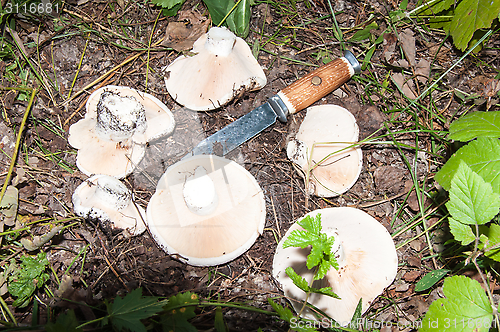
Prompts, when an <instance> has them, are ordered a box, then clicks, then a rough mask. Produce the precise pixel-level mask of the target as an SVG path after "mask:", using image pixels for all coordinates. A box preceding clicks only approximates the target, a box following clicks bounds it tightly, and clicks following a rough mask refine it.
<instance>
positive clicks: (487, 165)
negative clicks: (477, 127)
mask: <svg viewBox="0 0 500 332" xmlns="http://www.w3.org/2000/svg"><path fill="white" fill-rule="evenodd" d="M499 156H500V141H499V140H498V139H494V138H485V137H479V138H478V139H476V140H474V141H472V142H470V143H469V144H467V145H465V146H463V147H461V148H460V149H459V150H458V151H457V152H455V154H453V156H451V158H450V159H449V160H448V161H447V162H446V164H444V166H443V167H442V168H441V169H440V170H439V172H437V173H436V175H435V179H436V180H437V181H438V182H439V184H440V185H442V186H443V188H445V189H446V190H450V187H451V179H452V178H453V175H454V174H455V172H456V170H457V169H458V166H459V164H460V161H461V160H463V161H465V163H466V164H467V165H468V166H469V167H470V168H471V169H472V170H473V171H474V172H476V173H477V174H478V175H479V176H481V177H482V178H483V180H484V181H486V182H488V183H490V184H491V187H492V188H493V191H494V192H495V193H497V194H500V176H499V174H500V157H499Z"/></svg>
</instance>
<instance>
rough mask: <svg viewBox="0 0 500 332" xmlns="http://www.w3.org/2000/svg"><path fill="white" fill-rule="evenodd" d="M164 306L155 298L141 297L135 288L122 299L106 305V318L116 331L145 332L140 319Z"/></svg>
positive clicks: (117, 298) (116, 299) (118, 298)
mask: <svg viewBox="0 0 500 332" xmlns="http://www.w3.org/2000/svg"><path fill="white" fill-rule="evenodd" d="M164 304H165V303H164V302H158V298H157V297H154V296H142V289H141V288H137V289H134V290H133V291H131V292H130V293H128V294H127V295H125V297H124V298H121V297H120V296H117V297H116V298H115V300H114V301H113V303H112V304H108V318H109V320H111V323H112V324H113V326H114V327H115V328H116V329H117V330H118V331H121V330H123V329H124V328H126V329H128V330H130V331H132V332H146V327H145V326H144V324H143V323H142V322H141V319H146V318H149V317H151V316H153V315H155V314H156V313H158V312H160V311H161V310H162V306H163V305H164Z"/></svg>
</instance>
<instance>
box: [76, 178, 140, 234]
mask: <svg viewBox="0 0 500 332" xmlns="http://www.w3.org/2000/svg"><path fill="white" fill-rule="evenodd" d="M73 210H74V211H75V213H76V214H77V215H79V216H81V217H84V218H95V219H99V220H100V221H101V222H111V226H112V228H118V229H125V230H126V232H127V233H128V235H139V234H141V233H142V232H144V231H145V230H146V226H145V224H144V221H145V220H146V212H145V211H144V209H143V208H142V207H140V206H139V205H137V204H134V202H133V197H132V193H131V191H130V190H129V189H128V188H127V186H125V185H124V184H123V183H122V182H121V181H120V180H118V179H117V178H115V177H112V176H109V175H103V174H99V175H94V176H92V177H91V178H89V179H87V180H86V181H84V182H82V183H81V184H80V185H79V186H78V187H77V188H76V190H75V192H74V193H73Z"/></svg>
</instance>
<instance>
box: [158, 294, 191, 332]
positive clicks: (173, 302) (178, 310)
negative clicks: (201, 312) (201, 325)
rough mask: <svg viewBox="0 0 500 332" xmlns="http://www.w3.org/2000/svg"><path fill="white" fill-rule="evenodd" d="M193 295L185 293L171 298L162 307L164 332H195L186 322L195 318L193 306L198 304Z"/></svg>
mask: <svg viewBox="0 0 500 332" xmlns="http://www.w3.org/2000/svg"><path fill="white" fill-rule="evenodd" d="M199 301H200V300H199V297H198V295H196V294H195V293H192V292H185V293H179V294H177V295H174V296H171V297H170V298H169V299H168V303H167V305H166V306H164V307H163V308H164V310H165V311H166V314H165V315H163V316H162V317H161V324H162V326H163V330H164V331H175V332H196V331H197V329H196V328H195V327H194V326H193V325H192V324H191V323H190V322H189V321H188V320H189V319H191V318H193V317H194V316H196V313H195V309H196V306H195V304H198V303H199Z"/></svg>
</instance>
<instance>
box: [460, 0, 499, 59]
mask: <svg viewBox="0 0 500 332" xmlns="http://www.w3.org/2000/svg"><path fill="white" fill-rule="evenodd" d="M499 12H500V1H492V0H463V1H461V2H459V3H458V5H457V8H456V9H455V15H454V16H453V20H452V22H451V26H450V33H451V36H452V37H453V42H454V44H455V46H456V47H457V48H458V49H460V50H462V51H464V50H465V49H466V48H467V46H468V45H469V41H470V40H471V38H472V35H473V34H474V32H475V31H476V30H478V29H483V28H489V27H490V26H491V23H492V22H493V20H494V19H495V18H496V17H497V16H498V13H499Z"/></svg>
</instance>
